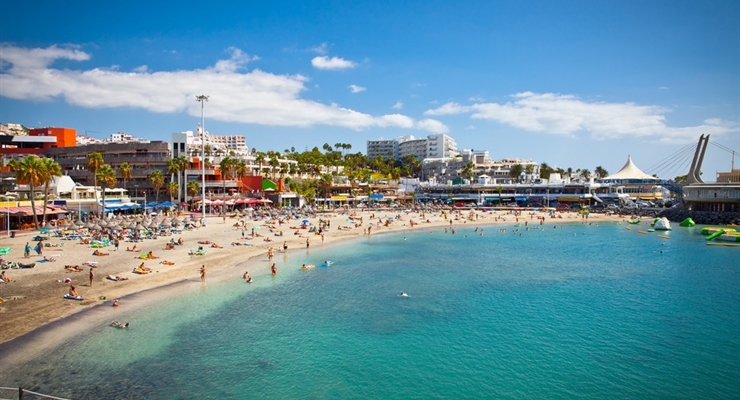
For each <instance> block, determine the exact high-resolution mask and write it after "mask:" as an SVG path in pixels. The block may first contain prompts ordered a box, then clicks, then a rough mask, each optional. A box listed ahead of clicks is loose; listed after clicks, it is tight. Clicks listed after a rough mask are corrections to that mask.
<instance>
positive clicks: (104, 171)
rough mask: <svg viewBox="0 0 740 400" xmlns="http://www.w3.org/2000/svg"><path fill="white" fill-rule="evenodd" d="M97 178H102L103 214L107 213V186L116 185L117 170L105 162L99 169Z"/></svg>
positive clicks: (112, 186)
mask: <svg viewBox="0 0 740 400" xmlns="http://www.w3.org/2000/svg"><path fill="white" fill-rule="evenodd" d="M96 179H98V180H100V183H101V186H102V187H101V189H102V190H103V214H105V188H106V187H107V188H109V189H113V188H114V187H116V171H114V170H113V167H111V166H110V165H108V164H103V165H101V166H100V168H99V169H98V172H97V174H96Z"/></svg>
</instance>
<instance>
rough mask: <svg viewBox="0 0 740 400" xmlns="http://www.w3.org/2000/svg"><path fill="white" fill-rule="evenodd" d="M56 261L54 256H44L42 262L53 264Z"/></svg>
mask: <svg viewBox="0 0 740 400" xmlns="http://www.w3.org/2000/svg"><path fill="white" fill-rule="evenodd" d="M56 260H57V259H56V257H54V256H44V261H46V262H54V261H56Z"/></svg>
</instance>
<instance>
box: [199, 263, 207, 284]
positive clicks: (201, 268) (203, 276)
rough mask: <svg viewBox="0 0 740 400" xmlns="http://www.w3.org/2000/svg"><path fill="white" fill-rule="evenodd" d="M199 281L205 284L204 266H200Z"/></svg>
mask: <svg viewBox="0 0 740 400" xmlns="http://www.w3.org/2000/svg"><path fill="white" fill-rule="evenodd" d="M200 281H201V282H203V283H205V282H206V266H205V265H202V266H201V267H200Z"/></svg>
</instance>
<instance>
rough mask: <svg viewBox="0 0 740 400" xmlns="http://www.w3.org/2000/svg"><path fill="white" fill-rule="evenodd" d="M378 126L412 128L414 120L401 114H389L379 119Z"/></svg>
mask: <svg viewBox="0 0 740 400" xmlns="http://www.w3.org/2000/svg"><path fill="white" fill-rule="evenodd" d="M380 120H381V122H380V124H379V125H378V126H381V127H386V126H394V127H398V128H413V127H414V120H413V119H412V118H409V117H407V116H405V115H401V114H390V115H384V116H382V117H380Z"/></svg>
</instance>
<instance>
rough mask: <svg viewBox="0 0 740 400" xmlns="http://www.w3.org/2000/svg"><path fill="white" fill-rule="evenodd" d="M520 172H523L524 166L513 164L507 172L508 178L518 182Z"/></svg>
mask: <svg viewBox="0 0 740 400" xmlns="http://www.w3.org/2000/svg"><path fill="white" fill-rule="evenodd" d="M522 172H524V166H523V165H522V164H514V165H512V166H511V169H510V170H509V176H510V177H512V178H513V179H516V181H517V182H519V179H520V178H521V176H522Z"/></svg>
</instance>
